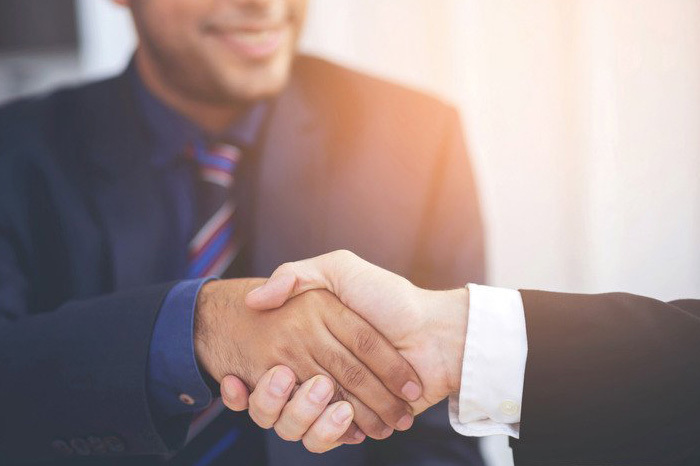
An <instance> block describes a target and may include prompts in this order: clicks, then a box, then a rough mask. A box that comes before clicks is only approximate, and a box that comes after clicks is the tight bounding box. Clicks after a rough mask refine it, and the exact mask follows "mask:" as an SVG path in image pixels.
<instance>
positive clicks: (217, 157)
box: [191, 143, 241, 188]
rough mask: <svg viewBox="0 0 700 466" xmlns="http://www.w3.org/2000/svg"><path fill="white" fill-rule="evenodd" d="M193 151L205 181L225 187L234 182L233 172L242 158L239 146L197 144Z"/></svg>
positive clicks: (193, 156)
mask: <svg viewBox="0 0 700 466" xmlns="http://www.w3.org/2000/svg"><path fill="white" fill-rule="evenodd" d="M191 153H192V158H193V159H194V160H195V161H196V162H197V166H198V167H199V171H200V174H201V177H202V179H203V180H204V181H208V182H210V183H214V184H217V185H219V186H223V187H225V188H227V187H229V186H231V184H233V173H234V171H235V170H236V166H237V165H238V162H239V160H240V158H241V151H240V150H239V149H238V148H237V147H235V146H233V145H231V144H225V143H215V144H208V145H203V144H196V145H194V146H193V147H192V152H191Z"/></svg>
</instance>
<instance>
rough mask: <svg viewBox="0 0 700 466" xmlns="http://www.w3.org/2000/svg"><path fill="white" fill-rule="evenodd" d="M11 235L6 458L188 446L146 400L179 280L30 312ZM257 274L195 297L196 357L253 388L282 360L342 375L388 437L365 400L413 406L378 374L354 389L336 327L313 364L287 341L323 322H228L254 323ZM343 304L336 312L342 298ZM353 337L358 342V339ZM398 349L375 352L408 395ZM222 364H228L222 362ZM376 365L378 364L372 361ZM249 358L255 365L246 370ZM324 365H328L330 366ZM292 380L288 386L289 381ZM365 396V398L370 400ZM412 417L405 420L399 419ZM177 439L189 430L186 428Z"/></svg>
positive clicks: (350, 395) (4, 384)
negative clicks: (163, 320) (166, 302)
mask: <svg viewBox="0 0 700 466" xmlns="http://www.w3.org/2000/svg"><path fill="white" fill-rule="evenodd" d="M6 232H7V230H3V233H6ZM11 237H12V235H9V234H5V235H4V236H0V240H1V241H0V298H1V299H0V306H1V308H0V311H1V314H2V322H1V323H0V374H1V375H2V376H1V377H0V394H2V396H3V399H4V400H8V405H7V406H8V407H7V408H6V409H4V415H3V416H1V417H0V458H6V459H7V460H8V461H14V459H19V458H21V459H22V460H29V459H32V460H38V459H45V458H55V457H57V456H62V455H65V454H78V453H79V454H99V455H115V456H123V455H141V454H165V453H168V452H169V451H171V450H172V449H173V448H175V447H178V446H180V445H181V442H176V445H172V444H171V442H168V444H166V442H164V440H163V438H162V437H161V435H160V432H159V430H158V429H157V427H156V426H155V425H154V419H153V418H152V416H151V409H150V408H151V406H150V405H149V402H151V401H153V400H149V397H148V391H147V383H148V379H147V377H148V375H147V374H148V359H149V352H150V349H151V348H152V347H151V338H152V335H153V328H154V322H155V321H156V317H157V314H158V311H159V309H160V307H161V303H162V301H163V299H164V297H165V296H166V295H167V294H168V293H169V292H170V291H171V288H172V286H171V285H161V286H155V287H152V288H145V289H142V290H135V291H130V292H122V293H116V294H114V295H110V296H103V297H99V298H95V299H89V300H84V301H73V302H68V303H66V304H64V305H63V306H61V307H60V308H59V309H56V310H52V311H50V312H43V313H40V314H32V313H30V311H29V305H28V303H27V302H28V296H29V294H30V289H31V287H30V286H29V279H28V278H26V277H27V276H28V274H26V273H24V270H26V269H27V268H26V267H27V266H26V264H23V262H22V261H21V260H20V259H19V253H18V251H19V250H21V248H19V247H17V246H16V245H13V244H12V241H11ZM255 283H256V282H255V281H254V280H237V281H236V280H232V281H221V282H219V283H218V284H217V286H213V289H215V290H218V292H215V291H213V290H212V288H209V291H208V292H207V293H204V294H203V296H204V297H205V298H206V300H207V301H208V303H209V305H207V304H205V303H201V302H198V305H197V310H196V315H197V316H199V318H200V319H199V321H200V324H201V327H202V328H201V329H200V330H201V332H200V333H199V334H200V337H199V338H198V340H197V342H198V343H199V344H198V345H196V346H197V348H196V356H197V357H198V358H199V360H200V361H201V363H202V367H204V368H205V370H209V373H210V374H211V375H212V376H216V372H215V370H216V369H217V368H220V367H225V368H226V371H227V372H230V373H236V374H238V375H240V376H241V377H244V378H245V380H246V382H247V383H250V384H251V385H252V384H254V383H255V382H256V381H257V378H258V377H259V376H260V375H261V374H262V373H263V372H264V370H266V369H267V368H269V367H272V366H273V365H274V364H275V363H276V362H277V361H278V360H279V362H283V363H286V364H287V365H289V366H291V367H293V368H294V370H295V371H296V372H298V373H304V371H305V370H308V371H309V372H313V373H318V372H323V373H326V374H334V375H336V378H337V380H339V381H341V384H342V385H339V386H337V387H335V386H334V390H335V392H336V393H340V390H342V387H350V388H349V389H348V392H347V393H346V392H343V393H341V394H339V395H338V399H340V397H345V398H347V399H350V400H351V401H352V404H353V406H354V407H355V417H356V421H357V422H358V423H360V422H362V423H364V426H363V429H367V431H368V432H371V434H372V435H376V436H377V437H378V438H383V437H386V435H388V434H385V430H386V429H387V427H388V426H387V425H386V424H385V423H384V421H383V420H382V418H380V417H379V416H378V415H377V414H375V413H373V412H372V411H371V410H370V409H369V408H367V405H371V401H372V400H378V401H382V404H381V405H380V406H377V409H378V410H379V412H380V414H381V415H383V416H384V419H387V421H388V422H390V423H391V426H392V427H398V428H402V427H401V426H402V424H400V423H398V422H397V421H399V420H400V419H402V418H403V415H404V414H405V412H406V411H405V409H406V407H405V403H403V402H401V401H400V400H399V399H398V398H395V397H393V395H392V394H391V392H389V391H388V389H386V388H385V387H384V386H383V385H381V383H380V382H379V381H377V379H376V378H375V379H372V381H373V382H374V384H373V386H374V390H376V391H375V392H374V393H370V390H367V388H368V387H367V386H365V385H363V386H362V387H359V388H357V389H356V387H355V386H353V385H352V383H353V379H356V380H355V383H356V381H357V380H360V378H361V377H365V378H369V377H370V373H369V372H368V369H367V366H365V365H364V364H360V363H359V362H354V360H352V359H350V363H349V362H348V360H349V359H348V358H349V357H348V358H343V356H345V355H344V354H340V355H338V354H337V353H336V352H334V351H333V349H334V348H338V349H340V347H341V346H342V347H343V348H344V347H345V346H343V345H341V344H340V343H339V342H338V341H337V340H335V338H334V337H332V336H331V335H329V334H328V333H326V334H325V337H323V338H319V339H317V340H315V343H316V345H315V346H313V347H312V348H310V347H308V346H307V348H308V349H309V350H311V349H313V350H314V351H315V354H314V353H313V352H312V351H309V353H310V355H312V356H315V357H318V358H319V359H320V358H322V357H323V356H326V357H332V358H331V359H332V360H330V361H327V362H326V364H325V365H312V364H311V362H310V361H309V360H308V359H307V360H306V361H305V363H306V365H304V364H301V365H300V364H296V359H297V358H295V357H294V354H293V351H287V352H284V351H283V350H284V349H285V348H286V349H287V350H294V349H295V348H292V347H291V346H290V345H294V344H295V343H299V342H302V341H304V342H309V341H311V338H310V337H311V336H313V335H316V336H319V337H321V336H322V335H323V329H326V330H327V327H325V326H324V327H322V326H320V325H319V324H320V322H321V321H320V320H318V319H316V320H311V319H310V320H307V323H309V324H315V326H314V328H313V329H309V328H308V327H304V326H301V325H297V326H290V325H288V323H289V321H288V320H287V321H283V320H275V322H273V323H278V324H279V325H283V326H286V327H292V328H293V329H294V330H295V332H296V333H295V332H288V333H287V336H288V337H289V338H288V339H284V338H281V337H279V335H280V332H279V330H280V327H279V326H274V325H271V324H266V325H264V326H263V327H264V328H265V330H269V331H272V332H275V331H276V332H277V333H276V337H275V338H273V337H271V336H269V337H267V338H266V337H261V338H260V339H258V340H255V339H252V338H251V334H250V333H246V332H250V327H249V326H248V327H246V326H245V325H239V326H238V328H232V326H231V325H230V323H231V322H232V321H235V322H237V323H239V324H240V323H249V324H251V323H252V321H253V320H254V319H245V318H243V317H242V313H244V309H242V308H244V306H243V304H242V302H243V296H244V295H245V292H246V291H247V290H250V289H251V287H253V286H254V285H255ZM258 283H259V282H258ZM212 285H213V284H212ZM201 294H202V293H200V295H201ZM328 298H329V297H328ZM331 301H333V300H330V299H329V300H328V301H324V300H321V298H317V300H316V301H315V302H316V303H317V305H318V306H319V307H325V308H328V307H329V306H331V304H332V303H331ZM307 304H308V302H307ZM290 309H291V308H290ZM335 309H337V310H339V311H340V308H339V307H337V306H336V307H335ZM348 318H349V319H350V320H347V319H346V320H347V322H348V324H354V325H348V327H347V331H346V332H345V333H343V331H342V330H341V331H338V332H337V333H338V335H342V338H346V339H347V338H351V337H352V334H351V333H350V332H352V331H358V330H359V331H360V333H363V334H367V332H368V331H369V330H368V329H367V328H366V326H364V327H363V325H362V322H359V321H357V320H355V319H354V318H353V317H352V316H349V315H348ZM214 322H219V323H220V325H219V324H216V323H214ZM224 324H226V325H224ZM358 325H359V327H358ZM353 328H354V330H352V329H353ZM236 330H238V332H237V331H236ZM312 330H314V331H315V333H312V332H311V331H312ZM259 333H263V332H259ZM243 335H245V337H244V336H243ZM301 335H304V338H302V337H301ZM328 337H330V338H328ZM214 342H216V343H214ZM241 342H246V343H248V345H242V344H241ZM208 343H211V345H209V344H208ZM274 343H277V344H274ZM345 344H347V345H349V346H352V341H346V342H345ZM333 345H336V346H333ZM212 348H213V349H214V350H212ZM255 348H258V350H257V351H256V350H255ZM261 348H263V349H264V350H262V351H261V350H260V349H261ZM390 348H391V347H390V346H389V345H388V344H386V343H384V342H380V344H379V346H378V347H376V348H373V349H377V350H379V354H383V355H385V356H389V358H388V359H384V362H385V367H390V366H394V367H399V369H401V368H403V369H405V371H401V370H399V371H398V372H397V373H395V374H388V375H387V374H386V371H385V372H384V374H385V375H387V377H385V378H383V379H382V380H383V381H387V385H389V386H392V388H393V389H394V390H395V391H397V392H398V393H399V394H400V393H401V392H400V387H401V386H402V385H401V384H403V383H405V382H406V380H403V381H401V380H399V379H400V378H401V377H407V378H411V379H414V380H416V382H417V381H418V379H417V376H415V374H413V375H412V371H411V370H410V367H408V365H407V364H406V365H404V366H402V365H401V363H400V361H396V360H395V359H394V358H395V357H399V356H398V354H397V353H395V352H394V350H393V348H391V350H390V353H394V354H393V355H391V354H390V353H387V352H384V351H382V349H386V350H389V349H390ZM222 349H224V350H228V351H230V352H227V351H222ZM234 350H236V351H240V350H245V351H243V353H244V354H245V357H244V358H243V359H242V360H238V361H236V362H237V364H234V363H233V362H231V361H230V359H231V358H230V357H229V355H230V354H235V353H234ZM360 352H361V351H360ZM356 353H357V351H356ZM358 354H359V353H358ZM334 356H337V357H334ZM353 357H354V356H353ZM399 358H400V357H399ZM226 361H228V365H225V366H224V362H226ZM375 362H376V361H372V362H370V363H369V364H370V366H371V365H373V364H374V363H375ZM392 362H393V363H396V364H393V363H392ZM397 364H398V365H397ZM242 367H245V368H247V369H248V371H247V372H246V371H242V370H241V368H242ZM304 367H306V369H304ZM325 368H329V370H328V371H325V372H324V369H325ZM372 377H374V375H372ZM292 385H293V384H292ZM397 385H398V387H399V388H398V389H397V388H396V387H397ZM292 388H293V386H291V385H290V390H291V389H292ZM355 393H356V394H357V397H356V398H355V395H354V394H355ZM360 400H369V402H368V403H367V404H364V403H362V401H360ZM357 407H359V408H357ZM361 409H364V410H365V411H364V412H363V411H361ZM392 416H395V417H396V418H394V417H392ZM360 418H363V419H364V420H360ZM180 421H182V419H180ZM178 425H179V427H178V429H179V430H180V431H186V429H187V422H186V421H182V422H179V423H178ZM408 425H410V422H409V424H408ZM408 425H403V428H406V427H408ZM390 432H391V430H389V433H390ZM175 437H176V438H182V435H175Z"/></svg>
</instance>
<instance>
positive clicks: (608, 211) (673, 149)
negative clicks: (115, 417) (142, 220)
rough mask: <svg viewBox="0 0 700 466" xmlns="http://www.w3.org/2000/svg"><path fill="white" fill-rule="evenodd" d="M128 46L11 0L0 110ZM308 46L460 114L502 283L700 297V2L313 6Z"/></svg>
mask: <svg viewBox="0 0 700 466" xmlns="http://www.w3.org/2000/svg"><path fill="white" fill-rule="evenodd" d="M134 43H135V38H134V33H133V30H132V26H131V23H130V19H129V16H128V15H127V13H126V12H125V11H124V10H122V9H121V8H119V7H117V6H115V5H113V4H112V3H110V2H109V1H108V0H52V1H51V2H45V1H42V0H0V102H4V101H7V100H9V99H12V98H15V97H17V96H20V95H25V94H28V93H33V92H45V91H47V90H49V89H52V88H53V87H55V86H57V85H61V84H69V83H75V82H82V81H84V80H88V79H95V78H99V77H103V76H108V75H111V74H116V73H118V72H119V71H120V70H121V69H122V68H123V67H124V66H125V64H126V62H127V61H128V59H129V57H130V54H131V52H132V50H133V48H134ZM303 49H304V50H305V51H307V52H310V53H314V54H318V55H321V56H324V57H327V58H330V59H332V60H335V61H337V62H340V63H343V64H346V65H350V66H352V67H355V68H358V69H361V70H363V71H367V72H370V73H372V74H375V75H379V76H382V77H385V78H387V79H391V80H393V81H397V82H401V83H404V84H407V85H409V86H412V87H415V88H420V89H424V90H426V91H428V92H431V93H433V94H436V95H438V96H440V97H442V98H444V99H446V100H448V101H450V102H452V103H453V104H454V105H456V106H457V107H458V108H459V109H460V112H461V114H462V118H463V122H464V131H465V134H466V137H467V142H468V145H469V148H470V152H471V155H472V158H473V162H474V165H475V169H476V174H477V177H478V180H479V187H480V192H481V198H482V202H483V207H484V214H485V218H486V226H487V238H488V262H489V280H490V283H491V284H494V285H497V286H506V287H517V288H543V289H547V290H559V291H570V292H603V291H613V290H614V291H629V292H634V293H639V294H644V295H648V296H653V297H657V298H660V299H664V300H667V299H673V298H679V297H696V298H698V297H700V0H528V1H527V2H522V1H518V0H440V1H439V2H434V1H427V0H311V9H310V18H309V22H308V25H307V29H306V35H305V37H304V40H303ZM484 450H485V453H486V455H487V457H488V459H489V461H490V464H491V465H492V466H505V465H509V464H512V460H511V459H510V456H509V453H508V450H507V448H506V439H505V438H490V439H488V440H487V441H486V442H484Z"/></svg>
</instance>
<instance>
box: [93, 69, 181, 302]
mask: <svg viewBox="0 0 700 466" xmlns="http://www.w3.org/2000/svg"><path fill="white" fill-rule="evenodd" d="M105 85H106V86H108V87H109V89H107V90H102V92H99V93H98V92H96V93H95V97H96V99H95V100H96V101H95V102H90V104H89V110H90V111H89V115H90V118H86V121H85V125H86V134H87V137H86V144H85V147H84V155H85V158H86V161H87V163H88V164H90V166H91V170H90V183H91V186H89V187H88V192H90V193H91V194H92V196H93V198H92V202H93V206H94V212H95V216H96V219H97V222H98V223H99V224H100V226H101V228H102V232H103V237H104V238H105V243H106V244H107V253H108V261H107V262H108V264H109V265H108V267H109V269H110V271H111V274H110V275H111V283H110V284H109V285H108V287H109V289H111V290H120V289H124V288H131V287H135V286H139V285H141V286H142V285H144V284H149V283H154V282H156V281H162V280H167V279H172V278H175V277H174V276H172V277H171V276H167V272H166V271H167V270H168V269H169V267H168V265H169V264H166V263H165V262H167V261H168V260H169V258H170V257H176V256H177V252H173V251H172V250H171V253H170V254H167V253H166V254H162V253H159V251H160V250H163V249H166V251H167V248H166V241H168V240H171V239H172V238H170V237H172V236H173V235H170V236H168V235H167V232H168V231H169V227H170V226H169V225H168V224H167V223H168V220H167V216H166V215H165V205H164V199H163V193H162V192H157V189H156V188H155V186H154V184H153V183H152V179H151V178H150V175H151V170H152V168H151V165H150V163H149V159H148V156H149V150H150V149H149V147H150V139H149V135H148V133H147V132H146V130H145V128H146V125H145V124H143V121H142V117H141V115H140V113H139V112H138V111H137V106H136V102H135V98H134V95H133V93H132V90H131V86H130V83H129V81H128V77H127V76H126V75H125V74H123V75H121V76H120V77H118V78H116V79H114V80H111V81H108V82H106V83H105ZM173 268H175V267H173ZM110 285H111V286H110Z"/></svg>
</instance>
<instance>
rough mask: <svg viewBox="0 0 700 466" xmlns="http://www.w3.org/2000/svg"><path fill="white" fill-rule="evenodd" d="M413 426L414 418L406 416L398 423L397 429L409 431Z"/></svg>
mask: <svg viewBox="0 0 700 466" xmlns="http://www.w3.org/2000/svg"><path fill="white" fill-rule="evenodd" d="M411 425H413V416H411V415H410V414H405V415H404V416H403V417H402V418H401V419H399V422H397V423H396V428H397V429H399V430H408V429H409V428H410V427H411Z"/></svg>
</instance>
